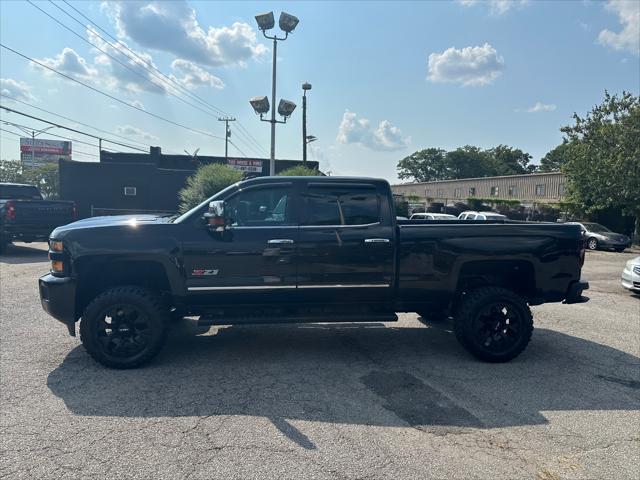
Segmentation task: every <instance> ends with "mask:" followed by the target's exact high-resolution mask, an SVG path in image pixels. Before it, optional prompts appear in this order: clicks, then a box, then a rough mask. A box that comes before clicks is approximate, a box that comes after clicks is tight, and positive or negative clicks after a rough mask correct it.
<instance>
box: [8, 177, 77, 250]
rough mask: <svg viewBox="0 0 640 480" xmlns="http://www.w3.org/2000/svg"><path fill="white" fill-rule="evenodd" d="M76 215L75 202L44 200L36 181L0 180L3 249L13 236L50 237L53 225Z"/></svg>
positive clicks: (20, 238) (21, 238) (25, 239)
mask: <svg viewBox="0 0 640 480" xmlns="http://www.w3.org/2000/svg"><path fill="white" fill-rule="evenodd" d="M76 218H78V215H77V210H76V207H75V205H74V203H73V202H66V201H63V200H44V199H43V198H42V195H41V194H40V191H39V190H38V188H37V187H34V186H33V185H24V184H21V183H0V253H3V252H4V249H5V248H6V246H7V245H8V244H9V243H11V242H12V241H14V240H18V241H21V242H36V241H47V240H48V238H49V234H50V233H51V232H52V231H53V229H54V228H56V227H58V226H60V225H64V224H66V223H71V222H73V221H74V220H75V219H76Z"/></svg>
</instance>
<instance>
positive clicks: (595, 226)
mask: <svg viewBox="0 0 640 480" xmlns="http://www.w3.org/2000/svg"><path fill="white" fill-rule="evenodd" d="M582 225H584V228H586V229H587V230H588V231H590V232H610V231H611V230H609V229H608V228H607V227H605V226H604V225H600V224H599V223H583V224H582Z"/></svg>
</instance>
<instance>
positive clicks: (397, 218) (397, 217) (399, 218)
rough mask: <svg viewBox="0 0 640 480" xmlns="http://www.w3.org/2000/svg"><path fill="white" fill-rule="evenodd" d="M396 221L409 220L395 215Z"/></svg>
mask: <svg viewBox="0 0 640 480" xmlns="http://www.w3.org/2000/svg"><path fill="white" fill-rule="evenodd" d="M396 220H409V219H408V218H407V217H402V216H400V215H397V216H396Z"/></svg>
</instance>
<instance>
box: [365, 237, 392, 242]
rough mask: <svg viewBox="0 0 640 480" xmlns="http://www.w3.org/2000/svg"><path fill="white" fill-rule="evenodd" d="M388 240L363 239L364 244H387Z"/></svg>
mask: <svg viewBox="0 0 640 480" xmlns="http://www.w3.org/2000/svg"><path fill="white" fill-rule="evenodd" d="M389 242H390V240H389V239H388V238H365V239H364V243H389Z"/></svg>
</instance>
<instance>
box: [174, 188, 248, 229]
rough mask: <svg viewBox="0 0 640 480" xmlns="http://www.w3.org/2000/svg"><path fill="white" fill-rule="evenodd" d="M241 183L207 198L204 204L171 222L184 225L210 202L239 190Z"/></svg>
mask: <svg viewBox="0 0 640 480" xmlns="http://www.w3.org/2000/svg"><path fill="white" fill-rule="evenodd" d="M239 183H240V182H236V183H234V184H233V185H229V186H228V187H227V188H225V189H223V190H220V191H219V192H218V193H216V194H215V195H213V196H212V197H209V198H207V199H206V200H205V201H204V202H202V203H200V204H198V205H196V206H195V207H193V208H192V209H191V210H189V211H187V212H185V213H183V214H182V215H180V216H179V217H177V218H175V219H171V220H170V222H171V223H182V222H184V221H185V220H188V219H189V218H190V217H191V215H193V214H194V213H195V212H197V211H198V210H200V209H201V208H205V206H206V205H208V204H209V202H211V201H213V200H215V199H216V198H218V197H220V196H225V195H226V193H227V192H229V191H230V190H233V189H235V188H237V186H238V184H239Z"/></svg>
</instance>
